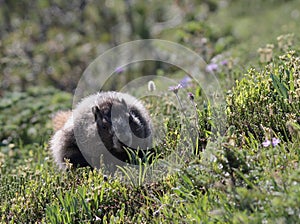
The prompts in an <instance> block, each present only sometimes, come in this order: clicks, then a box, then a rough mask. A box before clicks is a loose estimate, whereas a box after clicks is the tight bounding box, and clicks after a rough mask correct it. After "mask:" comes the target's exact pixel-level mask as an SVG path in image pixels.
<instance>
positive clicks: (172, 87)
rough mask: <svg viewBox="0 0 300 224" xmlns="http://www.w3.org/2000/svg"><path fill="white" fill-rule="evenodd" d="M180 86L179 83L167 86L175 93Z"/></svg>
mask: <svg viewBox="0 0 300 224" xmlns="http://www.w3.org/2000/svg"><path fill="white" fill-rule="evenodd" d="M181 88H182V85H181V84H178V85H177V86H170V87H169V90H170V91H172V92H174V93H175V94H177V93H178V90H179V89H181Z"/></svg>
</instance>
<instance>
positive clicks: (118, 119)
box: [92, 99, 151, 160]
mask: <svg viewBox="0 0 300 224" xmlns="http://www.w3.org/2000/svg"><path fill="white" fill-rule="evenodd" d="M92 112H93V114H94V117H95V122H96V124H97V131H98V134H99V136H100V138H101V140H102V142H103V143H104V145H105V147H106V148H107V150H109V151H110V152H111V153H112V154H114V155H115V156H117V157H118V158H119V159H121V160H126V158H127V153H126V151H125V149H124V147H129V148H131V149H133V150H134V149H137V148H140V149H147V148H150V145H151V139H150V135H151V127H150V124H149V119H148V114H147V115H144V114H143V112H141V111H139V109H138V108H136V107H134V106H133V105H131V106H128V105H127V104H126V102H125V100H124V99H121V100H116V99H114V100H111V101H106V102H103V103H102V104H100V105H96V106H94V107H93V108H92ZM145 116H147V118H145Z"/></svg>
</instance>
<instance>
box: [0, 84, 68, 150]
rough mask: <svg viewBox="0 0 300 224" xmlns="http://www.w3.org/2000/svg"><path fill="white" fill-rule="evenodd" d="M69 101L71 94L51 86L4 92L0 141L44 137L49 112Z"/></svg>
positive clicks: (0, 107)
mask: <svg viewBox="0 0 300 224" xmlns="http://www.w3.org/2000/svg"><path fill="white" fill-rule="evenodd" d="M37 99H38V100H37ZM71 102H72V96H71V94H68V93H65V92H61V91H58V90H55V89H53V88H29V89H28V90H27V91H26V92H11V93H7V94H6V95H5V96H4V97H3V98H2V99H1V100H0V142H2V143H1V144H4V145H6V144H8V143H18V142H19V140H22V143H24V144H28V143H33V142H37V143H40V142H43V141H45V140H47V139H48V138H49V136H50V134H51V122H50V120H51V119H50V116H49V115H50V114H51V113H55V112H57V111H58V110H60V109H66V108H68V109H70V108H71Z"/></svg>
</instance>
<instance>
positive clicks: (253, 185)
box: [0, 1, 300, 223]
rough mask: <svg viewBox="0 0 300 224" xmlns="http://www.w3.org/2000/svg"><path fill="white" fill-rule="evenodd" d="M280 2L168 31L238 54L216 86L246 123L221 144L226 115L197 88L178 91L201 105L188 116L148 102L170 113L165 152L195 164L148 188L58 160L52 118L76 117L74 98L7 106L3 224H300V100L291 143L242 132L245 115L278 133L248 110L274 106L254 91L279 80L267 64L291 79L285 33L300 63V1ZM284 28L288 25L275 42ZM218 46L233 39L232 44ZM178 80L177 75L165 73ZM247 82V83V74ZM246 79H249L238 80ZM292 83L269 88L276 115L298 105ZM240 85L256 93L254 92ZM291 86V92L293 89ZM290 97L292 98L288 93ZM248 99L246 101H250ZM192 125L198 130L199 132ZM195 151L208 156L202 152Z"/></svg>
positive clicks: (59, 95) (42, 91)
mask: <svg viewBox="0 0 300 224" xmlns="http://www.w3.org/2000/svg"><path fill="white" fill-rule="evenodd" d="M249 4H250V3H249ZM272 4H273V2H272V1H265V2H264V3H262V6H263V7H264V9H265V10H261V11H259V12H258V13H257V12H256V5H255V4H254V3H253V4H250V5H249V10H248V11H244V8H243V7H242V6H243V4H242V3H239V2H236V3H234V4H233V8H230V9H229V8H224V9H220V10H219V11H217V12H215V13H211V14H210V15H209V18H208V20H207V24H206V25H205V26H203V25H201V24H200V25H199V26H195V24H192V23H190V24H188V25H183V27H184V29H182V26H179V27H177V29H174V28H172V29H169V30H166V31H164V32H162V33H161V35H162V36H164V35H167V36H168V35H170V34H172V33H174V32H175V33H176V34H177V35H178V36H180V37H183V38H182V39H181V38H179V39H176V38H177V37H178V36H176V35H174V36H172V39H173V38H174V39H175V40H177V41H178V42H181V41H182V42H181V43H183V44H184V42H185V41H186V40H189V41H190V42H189V44H187V45H188V46H191V47H192V48H193V47H194V48H196V46H195V45H194V42H193V41H192V40H193V38H194V37H195V36H197V35H200V36H201V35H202V34H199V33H201V32H200V31H199V30H202V29H203V30H204V32H206V31H207V32H208V31H209V32H208V35H210V38H211V40H210V41H211V43H213V39H216V41H215V42H214V43H217V44H216V45H215V46H217V49H214V53H213V54H217V53H216V52H218V53H222V57H225V59H228V57H227V55H230V57H232V58H233V61H234V63H233V68H230V69H228V67H222V68H221V69H220V70H218V71H217V72H216V76H217V78H218V80H219V81H220V84H221V86H222V88H223V91H224V93H227V92H228V91H229V90H230V91H231V93H230V94H233V95H234V93H236V95H235V97H236V99H238V100H236V103H237V104H236V105H237V106H236V107H233V108H232V107H231V110H232V111H233V112H234V113H237V114H236V115H233V117H231V121H230V119H229V120H227V121H223V122H224V125H223V126H224V127H225V128H224V127H223V128H224V129H222V130H219V131H220V132H217V133H213V134H210V133H211V130H212V129H211V128H214V126H213V125H214V123H213V122H211V121H212V120H211V119H208V117H210V118H213V117H214V116H216V117H217V116H218V110H216V111H215V112H216V113H214V112H213V111H210V110H209V104H207V102H205V100H206V99H205V98H203V96H202V95H201V89H200V88H199V87H198V86H195V85H192V86H190V87H189V88H188V89H179V91H178V96H179V97H180V98H184V97H185V98H186V92H192V93H193V94H194V97H195V99H194V102H195V103H196V104H197V107H195V105H194V104H193V103H192V102H190V101H188V100H187V101H183V102H182V103H183V108H184V109H185V115H184V116H183V115H182V114H180V113H179V112H178V110H176V108H175V107H174V104H175V101H176V97H175V95H174V94H173V93H172V92H169V93H166V94H165V95H164V96H163V98H161V99H159V100H155V98H150V99H146V106H147V108H149V109H150V111H151V113H152V114H153V115H155V116H159V115H160V118H161V116H162V115H165V116H162V118H161V119H160V120H159V122H158V124H157V125H159V124H160V125H161V126H162V128H163V129H164V132H165V133H166V136H167V137H166V139H165V141H163V142H162V143H161V145H160V146H159V150H160V152H162V153H165V154H164V156H165V157H167V156H168V155H170V153H172V152H174V151H175V152H178V153H179V155H181V154H180V153H181V152H185V153H187V154H188V155H189V156H188V157H183V158H184V159H182V158H181V157H179V156H177V157H176V156H175V158H176V159H178V160H177V161H178V162H180V164H175V165H177V166H175V168H174V169H173V171H174V172H171V173H169V174H167V175H164V176H163V177H162V178H156V179H155V178H154V180H153V181H151V182H148V183H143V184H136V183H137V182H138V181H137V182H125V181H122V179H121V176H119V175H115V176H112V175H106V174H105V170H102V169H100V170H93V169H91V168H80V169H77V170H70V171H66V172H60V171H59V170H58V169H57V167H56V166H55V164H54V163H53V159H52V158H51V156H50V152H49V150H48V140H49V138H50V136H51V134H52V133H53V131H52V130H51V122H50V120H51V119H50V118H51V115H52V114H53V113H55V112H56V111H58V110H60V109H67V108H70V107H71V99H72V96H71V94H68V93H65V92H62V91H59V90H56V89H53V88H49V87H36V88H31V89H27V90H26V91H25V92H5V94H4V96H3V98H2V99H0V111H1V113H0V118H1V120H0V126H1V127H0V140H1V142H0V220H1V223H2V222H3V223H86V222H88V223H298V222H299V219H300V167H299V161H300V158H299V157H300V138H299V136H300V127H299V122H298V123H297V120H295V119H297V118H298V119H299V117H300V114H299V110H294V108H297V106H298V107H299V104H300V102H299V98H293V99H294V101H293V105H294V106H293V111H292V112H291V113H290V114H291V115H290V117H289V118H290V120H288V122H283V121H280V122H282V123H281V127H283V126H284V127H283V129H284V131H285V132H286V133H289V137H287V138H284V136H283V135H280V133H279V131H278V132H277V131H276V129H275V128H274V130H271V131H266V129H264V130H263V131H262V130H261V129H258V130H259V133H260V134H259V135H256V132H254V133H253V132H252V129H251V130H246V128H245V126H244V123H243V124H242V125H239V122H237V123H235V121H241V122H244V120H243V119H245V116H243V109H245V111H246V112H248V113H249V114H247V120H250V119H253V125H256V126H259V125H260V124H264V125H265V126H267V125H268V124H273V123H274V122H272V120H264V121H263V122H265V123H263V122H261V121H259V119H260V118H262V116H252V117H251V113H250V112H249V111H251V110H252V109H254V108H253V107H256V108H259V106H261V107H262V108H263V105H259V106H255V105H257V103H260V102H262V101H260V100H261V99H260V95H259V94H260V93H257V92H255V90H259V89H260V88H262V86H259V85H261V83H260V82H256V80H255V78H257V79H263V78H265V77H266V76H264V75H266V74H267V72H268V71H270V69H269V70H268V66H269V67H271V66H273V67H272V69H273V70H272V69H271V71H274V74H275V75H276V74H277V75H278V77H279V76H280V74H282V73H280V69H279V68H280V65H282V64H284V62H283V61H284V60H285V59H283V58H280V57H279V56H280V55H282V54H284V52H283V51H282V50H280V49H279V48H278V46H277V42H276V37H277V36H278V35H281V34H285V33H295V39H294V40H295V41H294V43H293V45H292V46H289V48H292V49H293V50H295V55H296V56H295V57H296V58H299V52H300V45H299V44H298V43H297V40H298V39H299V35H298V34H297V32H298V31H299V28H298V27H296V26H295V21H294V20H291V19H290V17H288V16H287V15H289V14H290V12H291V10H292V9H297V5H298V4H299V3H297V1H287V2H285V3H284V4H283V3H282V4H278V5H276V6H272ZM266 9H267V10H266ZM229 15H231V16H229ZM242 15H243V16H242ZM276 15H286V16H281V17H280V18H279V17H276ZM254 16H256V18H254ZM263 20H264V23H262V22H261V21H263ZM216 21H219V22H218V23H216ZM270 21H273V22H270ZM275 22H276V24H277V22H280V25H278V27H279V29H278V30H276V31H274V32H273V31H272V30H274V24H275ZM245 24H246V25H247V28H245ZM208 27H209V28H208ZM198 29H199V30H198ZM182 30H183V31H182ZM197 31H199V32H197ZM252 31H253V32H252ZM185 32H186V33H185ZM190 32H191V33H192V35H191V33H190ZM187 34H188V35H187ZM249 36H251V38H249ZM186 38H187V39H186ZM218 38H219V39H221V38H225V39H226V40H227V41H225V44H223V45H222V46H221V40H219V41H218V40H217V39H218ZM223 40H224V39H223ZM211 43H210V44H211ZM223 43H224V42H223ZM270 43H271V44H274V45H275V47H274V49H273V60H272V61H271V62H259V54H258V53H257V52H256V50H257V48H258V47H264V46H265V45H266V44H270ZM212 48H213V46H212ZM219 51H220V52H219ZM213 54H212V55H211V57H213V56H214V55H213ZM295 64H296V65H297V63H294V64H289V63H286V64H284V66H285V67H284V69H285V70H289V69H290V71H293V72H294V73H297V72H298V73H299V67H297V66H294V65H295ZM248 67H255V68H256V70H257V73H255V74H256V75H257V76H256V75H253V72H251V71H252V70H250V71H247V68H248ZM173 69H174V68H173ZM292 69H294V70H292ZM172 71H174V70H172V69H170V70H168V69H167V71H166V75H168V74H170V73H172ZM245 73H247V74H248V75H246V76H244V75H242V74H245ZM243 78H245V79H243ZM270 78H271V76H270ZM235 79H239V80H241V81H240V82H235ZM252 79H253V80H252ZM243 80H244V81H243ZM269 81H270V80H269ZM281 81H282V79H280V80H277V79H275V81H274V80H273V82H271V81H270V83H271V84H272V83H273V84H274V83H275V84H276V86H275V87H274V88H273V89H272V88H271V87H270V88H271V90H272V91H271V90H270V91H266V89H263V90H262V93H263V94H265V95H264V97H268V98H267V100H266V101H263V102H268V103H270V104H271V103H272V102H274V100H275V102H276V103H274V105H275V106H276V105H277V106H278V105H279V107H280V106H282V107H284V108H285V106H286V103H287V102H286V101H284V99H283V98H281V96H280V94H283V95H284V97H285V98H286V97H287V93H288V91H291V92H293V91H296V90H294V89H293V88H294V87H290V89H288V90H287V89H285V88H283V87H282V86H281ZM298 81H299V80H298ZM296 82H297V80H296ZM241 83H242V84H243V83H246V84H245V85H246V87H245V86H241V85H242V84H241ZM249 83H250V84H251V85H253V87H252V86H251V85H250V84H249ZM262 83H264V84H266V83H265V82H262ZM270 83H269V84H270ZM282 83H283V82H282ZM271 84H270V85H271ZM286 84H289V85H290V86H291V83H290V82H288V81H287V83H284V85H286ZM232 86H235V87H234V88H232ZM271 86H272V85H271ZM237 89H238V90H237ZM282 89H283V90H284V93H282V92H280V91H281V90H282ZM234 91H236V92H234ZM230 94H229V93H228V94H227V97H230ZM249 94H250V95H251V94H252V95H251V97H252V98H251V99H253V101H251V102H247V99H248V96H249ZM257 94H258V95H257ZM292 94H294V93H292ZM239 96H243V97H242V99H240V98H239ZM293 96H295V95H293ZM281 100H282V101H281ZM297 100H298V101H297ZM278 102H280V103H278ZM153 105H154V106H153ZM151 106H152V108H151ZM227 106H228V105H227ZM205 108H206V110H205ZM207 108H208V109H207ZM276 108H277V107H276ZM217 109H219V110H220V108H217ZM235 109H236V111H235ZM262 112H264V113H265V114H264V117H263V118H264V119H268V118H270V119H271V118H272V116H270V117H269V116H267V115H266V113H268V111H263V109H262ZM289 112H290V111H289ZM256 115H257V114H256ZM195 116H198V117H197V119H196V118H195ZM274 116H275V115H274ZM277 119H279V118H277ZM181 121H183V122H181ZM275 123H276V122H275ZM278 123H279V122H278ZM191 126H192V127H194V129H189V128H190V127H191ZM270 128H271V127H270ZM191 130H192V131H193V132H192V134H193V135H195V136H196V137H200V138H201V139H202V140H203V139H204V140H203V141H207V142H208V144H207V146H206V148H205V150H198V152H197V153H196V154H195V153H194V145H193V144H192V143H191V141H190V139H191V136H190V133H189V132H190V131H191ZM195 130H196V131H195ZM280 130H282V129H280ZM197 131H198V132H197ZM254 131H257V130H254ZM272 131H273V132H272ZM257 132H258V131H257ZM271 135H275V136H276V137H278V138H280V140H281V142H280V143H279V144H278V145H276V146H272V145H270V146H267V147H264V146H262V141H263V140H264V137H268V138H270V137H271ZM195 136H194V137H195ZM195 142H196V145H198V146H199V144H200V143H201V141H200V143H199V141H198V143H197V141H195ZM202 143H203V142H202ZM205 145H206V144H205ZM180 158H181V160H180ZM140 181H142V178H141V179H140ZM140 183H142V182H140Z"/></svg>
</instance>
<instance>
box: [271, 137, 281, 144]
mask: <svg viewBox="0 0 300 224" xmlns="http://www.w3.org/2000/svg"><path fill="white" fill-rule="evenodd" d="M279 143H280V139H278V138H272V145H273V146H277V145H278V144H279Z"/></svg>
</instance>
